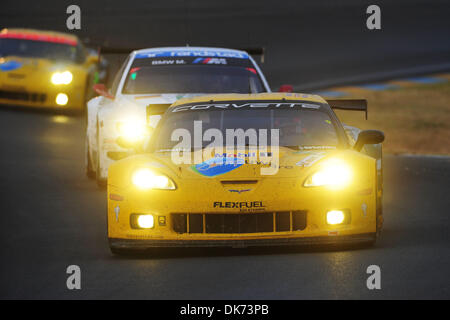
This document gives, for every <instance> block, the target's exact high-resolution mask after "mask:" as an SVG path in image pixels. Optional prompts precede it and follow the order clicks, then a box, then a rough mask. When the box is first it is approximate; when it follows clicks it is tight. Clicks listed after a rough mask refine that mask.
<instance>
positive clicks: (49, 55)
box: [0, 39, 79, 61]
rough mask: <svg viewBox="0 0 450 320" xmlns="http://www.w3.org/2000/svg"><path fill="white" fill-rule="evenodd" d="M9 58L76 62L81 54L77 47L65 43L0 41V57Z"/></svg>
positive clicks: (18, 40)
mask: <svg viewBox="0 0 450 320" xmlns="http://www.w3.org/2000/svg"><path fill="white" fill-rule="evenodd" d="M7 56H18V57H27V58H45V59H50V60H58V61H59V60H62V61H75V60H77V59H78V58H79V57H78V56H79V53H78V50H77V47H76V46H72V45H68V44H63V43H54V42H45V41H34V40H25V39H0V57H7Z"/></svg>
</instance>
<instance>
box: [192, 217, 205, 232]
mask: <svg viewBox="0 0 450 320" xmlns="http://www.w3.org/2000/svg"><path fill="white" fill-rule="evenodd" d="M189 233H203V215H202V214H190V215H189Z"/></svg>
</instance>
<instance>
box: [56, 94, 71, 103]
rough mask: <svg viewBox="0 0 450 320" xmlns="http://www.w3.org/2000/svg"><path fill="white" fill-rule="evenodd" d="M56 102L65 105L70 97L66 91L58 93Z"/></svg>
mask: <svg viewBox="0 0 450 320" xmlns="http://www.w3.org/2000/svg"><path fill="white" fill-rule="evenodd" d="M55 101H56V104H57V105H59V106H65V105H66V104H67V102H69V97H68V96H67V94H65V93H58V95H57V96H56V99H55Z"/></svg>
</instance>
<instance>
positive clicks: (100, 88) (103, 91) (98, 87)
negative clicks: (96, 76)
mask: <svg viewBox="0 0 450 320" xmlns="http://www.w3.org/2000/svg"><path fill="white" fill-rule="evenodd" d="M93 88H94V91H95V92H96V93H97V94H98V95H100V96H102V97H105V98H108V99H111V100H114V95H112V94H111V93H109V91H108V89H107V88H106V86H105V85H104V84H103V83H97V84H94V87H93Z"/></svg>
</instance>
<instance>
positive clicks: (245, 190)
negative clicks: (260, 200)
mask: <svg viewBox="0 0 450 320" xmlns="http://www.w3.org/2000/svg"><path fill="white" fill-rule="evenodd" d="M251 190H252V189H242V190H237V189H230V190H228V191H229V192H236V193H238V194H241V193H243V192H248V191H251Z"/></svg>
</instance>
